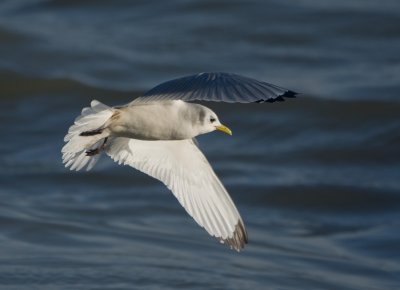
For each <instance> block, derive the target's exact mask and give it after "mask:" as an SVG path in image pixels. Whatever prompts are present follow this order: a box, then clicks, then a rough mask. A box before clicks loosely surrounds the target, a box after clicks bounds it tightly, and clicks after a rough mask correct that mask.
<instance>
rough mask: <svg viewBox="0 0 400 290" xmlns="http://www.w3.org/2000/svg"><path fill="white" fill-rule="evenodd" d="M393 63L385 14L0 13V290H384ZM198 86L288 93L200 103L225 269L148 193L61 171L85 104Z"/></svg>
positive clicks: (394, 9)
mask: <svg viewBox="0 0 400 290" xmlns="http://www.w3.org/2000/svg"><path fill="white" fill-rule="evenodd" d="M399 51H400V3H399V2H398V1H390V0H387V1H370V0H366V1H357V0H347V1H344V0H343V1H342V0H340V1H334V2H333V1H329V2H328V1H317V0H302V1H289V0H284V1H168V2H151V1H135V2H134V1H90V0H86V1H72V0H70V1H62V0H58V1H55V0H47V1H45V0H36V1H35V0H31V1H29V0H18V1H15V0H13V1H12V0H8V1H6V0H3V1H1V3H0V55H1V56H0V104H1V110H0V131H1V132H2V134H1V135H2V139H1V140H2V142H1V143H0V185H1V186H0V288H1V289H41V290H46V289H49V290H50V289H51V290H53V289H178V288H180V289H285V290H289V289H363V290H364V289H365V290H383V289H399V288H400V99H399V91H400V54H399ZM200 71H228V72H234V73H239V74H244V75H248V76H253V77H257V78H258V79H261V80H265V81H268V82H272V83H276V84H278V85H281V86H284V87H288V88H290V89H293V90H296V91H300V92H303V93H304V94H303V95H301V96H300V97H299V98H297V99H293V100H289V101H287V102H284V103H274V104H262V105H236V104H234V105H232V104H213V103H208V104H207V105H208V106H210V107H211V108H212V109H214V110H215V111H216V112H217V113H218V115H219V117H220V119H221V121H223V123H226V124H227V125H229V127H230V128H231V129H232V130H233V132H234V135H233V136H232V137H229V136H226V135H223V134H218V133H211V134H208V135H205V136H202V137H200V138H199V142H200V146H201V148H202V150H203V151H204V152H205V154H206V156H207V157H208V158H209V160H210V162H211V164H212V165H213V166H214V168H215V170H216V172H217V173H218V175H219V176H220V177H221V179H222V181H223V183H224V184H225V185H226V187H227V189H228V191H229V192H230V193H231V195H232V197H233V199H234V200H235V202H236V204H237V206H238V208H239V210H240V212H241V214H242V217H243V219H244V221H245V224H246V225H247V229H248V232H249V238H250V242H249V244H248V246H247V248H246V249H245V250H244V251H243V252H241V253H240V254H238V253H236V252H233V251H230V250H229V249H228V248H226V247H224V246H223V245H220V244H219V243H218V241H216V240H214V239H213V238H211V237H209V236H208V235H207V233H206V232H205V231H204V230H203V229H201V228H200V227H198V226H197V225H196V224H195V222H194V221H193V220H192V219H191V218H190V217H189V216H188V215H187V214H186V213H185V211H184V210H183V208H181V206H180V205H179V204H178V202H177V201H176V200H175V198H174V197H173V195H172V194H171V193H170V192H169V191H168V190H167V189H166V188H165V187H164V186H163V185H162V184H161V183H159V182H158V181H156V180H154V179H152V178H150V177H148V176H146V175H144V174H142V173H140V172H138V171H135V170H134V169H132V168H129V167H124V166H118V165H117V164H115V163H113V162H112V161H111V160H109V159H108V158H103V159H102V160H101V162H100V163H99V164H97V166H96V167H95V169H94V170H93V171H90V172H88V173H86V172H70V171H69V170H66V169H65V168H64V167H63V165H62V164H61V153H60V149H61V147H62V145H63V141H62V140H63V136H64V135H65V133H66V131H67V129H68V127H69V126H70V125H71V122H72V121H73V119H74V118H75V116H76V115H78V114H79V112H80V110H81V108H82V107H84V106H87V105H88V103H89V102H90V100H91V99H93V98H96V99H99V100H101V101H102V102H104V103H106V104H108V105H117V104H123V103H127V102H129V101H130V100H131V99H133V98H134V97H136V96H138V95H140V93H141V92H143V91H144V90H146V89H149V88H151V87H152V86H153V85H156V84H158V83H159V82H162V81H165V80H168V79H170V78H173V77H177V76H182V75H186V74H192V73H196V72H200Z"/></svg>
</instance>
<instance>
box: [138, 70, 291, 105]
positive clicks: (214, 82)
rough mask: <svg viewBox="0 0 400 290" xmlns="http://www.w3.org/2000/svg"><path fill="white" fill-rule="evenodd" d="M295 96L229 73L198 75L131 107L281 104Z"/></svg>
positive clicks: (158, 89) (149, 94)
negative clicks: (178, 102)
mask: <svg viewBox="0 0 400 290" xmlns="http://www.w3.org/2000/svg"><path fill="white" fill-rule="evenodd" d="M296 94H297V93H295V92H293V91H290V90H287V89H284V88H281V87H278V86H275V85H272V84H269V83H266V82H261V81H257V80H255V79H251V78H248V77H244V76H239V75H235V74H229V73H199V74H196V75H191V76H187V77H183V78H178V79H174V80H171V81H167V82H165V83H162V84H160V85H158V86H156V87H154V88H152V89H151V90H150V91H148V92H146V93H145V94H144V95H143V96H142V97H139V98H136V99H135V100H133V101H132V104H136V103H139V102H140V103H142V102H150V101H162V100H183V101H195V100H198V101H216V102H220V101H222V102H228V103H236V102H238V103H262V102H271V103H272V102H275V101H283V100H284V99H283V98H284V97H288V98H293V97H295V96H296Z"/></svg>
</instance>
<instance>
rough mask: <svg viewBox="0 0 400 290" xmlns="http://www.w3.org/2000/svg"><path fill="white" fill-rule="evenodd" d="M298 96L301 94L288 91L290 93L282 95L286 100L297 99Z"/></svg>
mask: <svg viewBox="0 0 400 290" xmlns="http://www.w3.org/2000/svg"><path fill="white" fill-rule="evenodd" d="M298 94H299V93H296V92H294V91H291V90H288V91H286V92H285V93H284V94H283V95H281V97H284V98H296V96H297V95H298Z"/></svg>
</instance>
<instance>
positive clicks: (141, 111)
mask: <svg viewBox="0 0 400 290" xmlns="http://www.w3.org/2000/svg"><path fill="white" fill-rule="evenodd" d="M205 109H207V108H206V107H204V106H201V105H199V104H192V103H186V102H184V101H180V100H171V101H161V102H151V103H145V104H130V105H127V106H123V107H119V108H114V114H113V116H112V117H111V120H110V123H109V125H108V128H109V130H110V133H111V134H112V135H114V136H117V137H127V138H133V139H139V140H153V141H154V140H184V139H192V138H194V137H196V136H197V135H199V134H201V131H199V130H198V127H197V126H196V125H197V121H201V120H198V117H197V116H199V118H200V117H201V113H202V112H203V110H205ZM202 116H205V114H203V115H202ZM203 118H204V117H203ZM165 120H168V122H166V121H165ZM195 121H196V122H195Z"/></svg>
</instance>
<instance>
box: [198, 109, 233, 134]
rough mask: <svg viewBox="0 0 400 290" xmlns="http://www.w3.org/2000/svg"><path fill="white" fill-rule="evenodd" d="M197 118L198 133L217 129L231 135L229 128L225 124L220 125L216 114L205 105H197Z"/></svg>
mask: <svg viewBox="0 0 400 290" xmlns="http://www.w3.org/2000/svg"><path fill="white" fill-rule="evenodd" d="M197 120H198V121H197V122H196V123H197V124H196V127H197V128H198V131H199V134H205V133H209V132H212V131H215V130H219V131H222V132H224V133H226V134H229V135H232V131H231V129H229V128H228V127H226V126H225V125H222V124H221V122H220V121H219V119H218V116H217V114H215V113H214V112H213V111H212V110H211V109H209V108H207V107H204V106H201V105H199V110H198V118H197Z"/></svg>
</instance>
